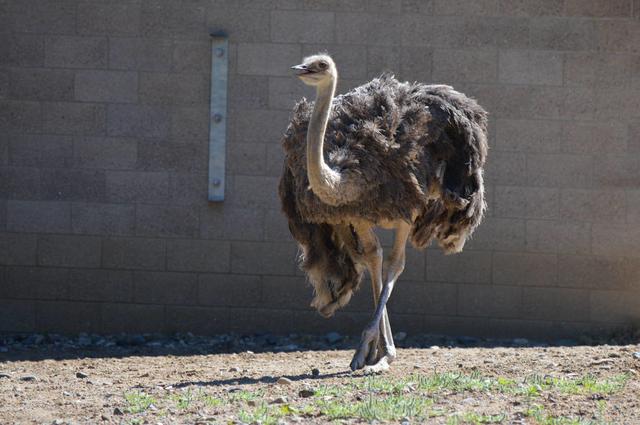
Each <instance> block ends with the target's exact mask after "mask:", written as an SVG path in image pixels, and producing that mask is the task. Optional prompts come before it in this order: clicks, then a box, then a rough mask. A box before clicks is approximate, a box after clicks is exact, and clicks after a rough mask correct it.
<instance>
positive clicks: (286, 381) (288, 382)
mask: <svg viewBox="0 0 640 425" xmlns="http://www.w3.org/2000/svg"><path fill="white" fill-rule="evenodd" d="M276 384H278V385H291V384H293V381H292V380H291V379H289V378H285V377H284V376H283V377H281V378H279V379H278V381H276Z"/></svg>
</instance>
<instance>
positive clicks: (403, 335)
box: [393, 332, 407, 341]
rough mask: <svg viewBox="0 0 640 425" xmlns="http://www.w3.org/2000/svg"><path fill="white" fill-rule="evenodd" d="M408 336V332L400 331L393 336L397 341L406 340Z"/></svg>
mask: <svg viewBox="0 0 640 425" xmlns="http://www.w3.org/2000/svg"><path fill="white" fill-rule="evenodd" d="M406 338H407V333H406V332H398V333H397V334H395V335H394V336H393V339H395V340H396V341H404V340H405V339H406Z"/></svg>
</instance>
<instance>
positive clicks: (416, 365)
mask: <svg viewBox="0 0 640 425" xmlns="http://www.w3.org/2000/svg"><path fill="white" fill-rule="evenodd" d="M413 368H414V369H422V366H420V365H419V364H414V365H413Z"/></svg>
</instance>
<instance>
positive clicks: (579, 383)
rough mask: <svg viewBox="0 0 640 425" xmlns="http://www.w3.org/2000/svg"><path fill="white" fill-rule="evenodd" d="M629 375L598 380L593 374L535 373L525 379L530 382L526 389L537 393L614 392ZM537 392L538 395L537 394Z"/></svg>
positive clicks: (623, 385)
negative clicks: (571, 376) (578, 375)
mask: <svg viewBox="0 0 640 425" xmlns="http://www.w3.org/2000/svg"><path fill="white" fill-rule="evenodd" d="M628 381H629V375H627V374H620V375H615V376H613V377H611V378H604V379H601V380H598V379H597V378H596V377H595V376H593V375H591V374H587V375H584V376H582V377H579V378H575V379H574V378H557V377H551V376H539V375H534V376H531V377H529V378H527V379H526V380H525V382H526V383H527V384H528V385H527V386H525V389H526V390H527V391H529V392H532V390H531V389H530V387H534V388H535V389H536V393H537V394H539V393H540V392H541V391H551V390H555V391H558V392H560V393H562V394H571V395H576V394H614V393H616V392H618V391H621V390H622V389H623V388H624V387H625V385H626V384H627V382H628ZM537 394H536V395H537Z"/></svg>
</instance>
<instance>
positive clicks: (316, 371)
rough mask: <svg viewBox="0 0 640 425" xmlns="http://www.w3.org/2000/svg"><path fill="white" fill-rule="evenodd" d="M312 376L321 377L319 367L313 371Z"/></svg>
mask: <svg viewBox="0 0 640 425" xmlns="http://www.w3.org/2000/svg"><path fill="white" fill-rule="evenodd" d="M311 376H314V377H315V376H320V369H318V368H317V367H314V368H313V369H311Z"/></svg>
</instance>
